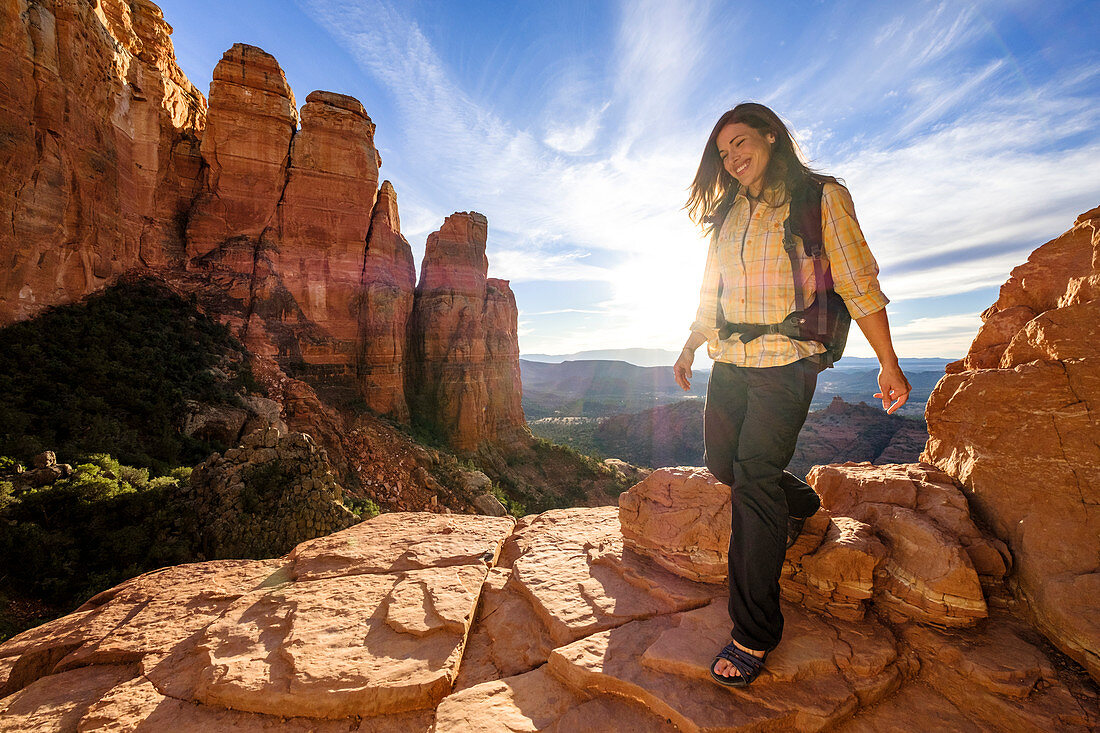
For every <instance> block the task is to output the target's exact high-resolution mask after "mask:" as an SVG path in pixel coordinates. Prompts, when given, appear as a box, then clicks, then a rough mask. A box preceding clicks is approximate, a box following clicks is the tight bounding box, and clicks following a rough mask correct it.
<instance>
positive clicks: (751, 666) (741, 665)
mask: <svg viewBox="0 0 1100 733" xmlns="http://www.w3.org/2000/svg"><path fill="white" fill-rule="evenodd" d="M718 656H719V657H721V658H722V659H725V660H726V661H727V662H729V663H730V664H732V665H733V666H734V667H736V668H737V671H738V672H740V673H741V676H742V677H746V678H747V677H749V676H751V675H754V674H756V673H757V672H759V671H760V669H761V668H762V667H763V666H764V659H763V658H762V657H758V656H756V655H754V654H749V653H748V652H746V651H744V650H743V649H741V648H739V647H738V646H737V645H736V644H734V643H733V642H732V641H731V642H730V643H729V644H727V645H726V646H725V648H724V649H722V651H720V652H718Z"/></svg>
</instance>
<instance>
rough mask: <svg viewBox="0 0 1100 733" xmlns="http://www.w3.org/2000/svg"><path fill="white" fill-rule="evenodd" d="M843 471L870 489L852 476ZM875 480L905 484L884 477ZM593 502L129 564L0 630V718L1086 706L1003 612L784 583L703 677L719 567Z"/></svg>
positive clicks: (1062, 721)
mask: <svg viewBox="0 0 1100 733" xmlns="http://www.w3.org/2000/svg"><path fill="white" fill-rule="evenodd" d="M856 468H861V467H858V466H857V467H856ZM870 470H872V469H868V471H870ZM873 470H881V469H873ZM861 481H862V485H863V486H864V487H865V488H867V489H868V491H869V493H870V495H871V497H872V498H875V491H876V488H875V485H874V484H873V482H871V481H870V479H869V476H863V477H862V479H861ZM877 491H878V492H879V496H878V497H877V498H882V496H884V495H887V494H889V495H891V496H893V497H894V498H895V499H897V500H900V499H899V497H902V496H905V495H908V496H914V495H915V496H917V497H918V498H919V497H920V496H921V495H922V492H921V491H920V490H918V489H914V490H912V491H910V492H908V494H906V492H905V491H903V487H901V485H900V483H898V482H893V483H891V482H890V481H883V482H881V486H879V488H878V489H877ZM924 493H925V494H927V493H928V492H927V491H926V492H924ZM934 493H935V492H932V494H933V495H934ZM927 498H928V497H926V499H927ZM933 498H935V497H934V496H933ZM941 498H942V497H941ZM872 503H874V502H872ZM918 503H920V502H919V501H918ZM924 505H925V508H926V509H927V510H928V511H930V512H931V511H939V512H944V513H945V516H950V515H951V513H952V512H953V511H955V507H953V506H952V505H951V503H950V502H946V503H945V502H942V501H940V502H939V503H937V502H936V501H924ZM853 506H855V507H858V506H859V504H858V502H857V503H855V504H853ZM616 524H617V523H616V516H615V513H614V511H613V510H609V509H606V508H601V509H570V510H555V511H552V512H547V513H545V514H542V515H538V516H533V517H529V518H526V519H524V520H523V521H522V522H521V523H520V524H519V525H517V527H516V529H515V530H514V531H513V533H512V534H511V536H510V537H508V539H507V541H506V543H505V545H506V546H505V547H504V548H503V549H498V548H500V546H501V541H502V540H503V539H504V537H505V534H507V533H508V531H509V530H510V528H511V522H510V520H500V519H495V518H489V517H474V516H469V517H457V516H454V517H439V516H436V515H423V514H393V515H383V516H382V517H379V518H377V519H375V520H372V521H371V522H366V523H363V524H360V525H357V526H356V527H353V528H351V529H348V530H345V531H344V532H341V533H338V534H336V535H332V536H330V537H327V538H319V539H317V540H314V541H311V542H309V543H304V544H303V545H301V546H299V547H298V548H297V549H296V551H295V552H294V553H293V555H292V556H290V557H288V558H281V559H277V560H271V561H219V562H213V563H202V564H196V565H188V566H181V567H178V568H171V569H168V570H164V571H159V572H157V573H151V574H148V575H146V576H142V577H141V578H138V579H135V580H133V581H130V582H128V583H126V584H123V585H122V586H119V587H118V588H116V589H112V590H111V591H108V592H106V593H104V594H101V595H100V596H98V597H97V598H95V599H93V600H92V601H90V602H89V603H88V604H87V606H86V607H85V608H83V609H81V610H80V611H78V612H77V613H75V614H73V615H71V616H69V617H66V618H64V619H59V620H58V621H55V622H52V623H50V624H47V625H45V626H43V627H41V628H40V629H35V630H32V631H31V632H26V633H24V634H22V635H20V636H19V637H17V638H16V639H13V640H11V641H9V642H7V643H5V644H0V680H3V679H4V676H5V674H7V676H8V682H7V687H6V688H5V689H4V690H3V692H0V695H6V697H2V696H0V731H16V730H18V731H23V730H99V729H105V730H133V729H139V728H146V727H147V728H150V729H157V730H161V729H164V730H188V729H195V730H208V729H222V728H230V727H232V728H233V729H234V730H237V729H240V730H254V731H273V730H291V731H295V730H301V731H306V730H316V731H323V732H325V733H329V732H334V731H351V730H358V731H364V732H366V731H371V732H375V733H382V732H387V733H388V732H390V731H393V732H394V733H396V732H397V731H412V732H414V733H427V732H428V731H429V730H434V731H436V732H437V733H443V732H444V731H467V730H490V731H493V730H500V731H514V730H549V731H559V732H561V733H565V732H566V731H570V732H571V731H575V730H593V731H607V732H608V733H611V732H612V731H618V730H623V729H632V730H647V731H648V730H667V731H672V730H681V731H703V730H710V731H733V730H758V729H761V728H783V729H793V730H821V729H825V728H835V729H840V730H900V729H902V728H903V727H904V729H906V730H913V729H921V730H923V729H928V728H929V726H934V725H936V724H942V725H944V726H946V728H948V729H963V730H965V729H967V726H972V728H973V729H976V730H1022V729H1038V730H1069V731H1078V730H1080V731H1084V730H1089V729H1093V728H1095V727H1096V724H1097V723H1098V722H1100V710H1098V709H1097V696H1096V693H1095V689H1094V688H1093V689H1090V688H1089V687H1088V686H1087V685H1085V684H1084V683H1082V682H1081V681H1079V680H1075V679H1074V678H1073V677H1072V675H1067V674H1066V673H1064V672H1063V671H1062V668H1063V667H1064V665H1062V664H1055V663H1054V662H1053V661H1052V660H1051V659H1050V658H1049V657H1048V655H1046V654H1045V653H1044V652H1043V651H1042V650H1041V649H1040V648H1039V647H1037V646H1035V644H1034V642H1033V641H1032V640H1031V637H1032V634H1031V632H1030V631H1029V630H1028V629H1027V628H1026V627H1024V626H1022V625H1021V624H1020V622H1019V621H1018V620H1016V619H1014V618H1013V617H1011V616H1009V615H1007V614H1006V613H1004V612H998V613H994V614H993V615H992V616H991V617H990V618H989V619H987V620H986V622H985V624H984V625H983V628H982V629H981V630H974V629H956V630H953V631H951V632H946V633H945V632H940V631H932V630H929V629H927V628H925V627H922V626H920V625H917V624H914V623H912V622H911V621H909V620H902V621H900V622H898V623H891V624H887V623H884V622H882V621H881V620H878V619H876V617H875V616H867V617H865V618H864V619H862V620H861V621H858V622H848V621H843V620H839V619H837V618H833V617H831V615H829V614H831V613H832V611H831V610H829V609H825V611H826V614H825V615H818V614H815V613H810V612H808V611H807V610H806V609H804V608H801V607H799V606H797V605H793V604H790V603H784V608H783V611H784V615H785V617H786V627H785V634H784V639H783V641H782V643H781V644H780V645H779V647H778V648H776V649H775V650H774V651H773V652H772V653H771V654H770V655H769V657H768V662H767V666H766V670H765V671H764V672H763V673H762V674H761V676H760V677H759V678H758V679H757V680H756V681H755V682H754V683H753V685H752V686H751V687H750V688H748V689H745V690H728V689H724V688H722V687H719V686H717V685H715V684H714V683H713V682H711V681H710V678H709V672H708V667H709V666H710V663H711V660H712V658H713V655H714V653H715V652H716V651H717V650H718V649H719V648H720V647H721V646H722V645H724V644H725V643H726V641H727V640H728V633H729V626H730V621H729V616H728V615H727V611H726V599H725V598H724V596H722V595H719V596H717V597H715V596H714V593H715V591H718V592H721V591H722V589H721V587H717V588H716V587H715V586H712V585H706V584H701V583H694V582H691V581H687V580H684V579H682V578H678V577H676V576H673V575H671V574H668V573H667V572H665V571H664V570H662V569H660V568H658V567H657V566H655V565H654V564H653V563H651V562H649V561H648V560H646V559H644V558H642V557H640V556H638V555H637V554H634V553H632V552H631V551H629V550H624V549H622V547H621V545H617V544H616V543H617V538H618V537H619V535H618V532H617V530H616ZM864 527H865V525H862V524H860V523H858V522H856V521H855V520H852V519H846V518H843V517H834V518H833V519H832V520H829V519H828V518H826V517H825V513H824V512H822V513H820V514H819V515H817V516H815V517H814V518H813V519H812V520H811V522H810V523H808V524H807V530H806V532H805V533H804V537H803V538H802V539H800V540H799V543H798V544H796V546H795V548H793V549H792V553H793V554H801V555H802V557H803V558H804V559H807V558H813V557H814V556H815V555H814V554H813V553H810V550H814V549H817V551H818V552H820V551H821V548H822V547H823V546H824V545H826V544H828V537H829V536H830V535H831V534H833V533H834V532H835V533H836V534H838V535H839V536H841V537H843V538H846V540H847V541H851V542H857V541H858V539H859V537H860V536H861V533H864V532H866V531H867V530H866V529H864ZM619 541H621V540H619ZM835 544H837V547H836V548H835V549H834V550H832V552H835V553H837V554H840V555H842V554H843V551H842V549H843V548H842V545H843V543H842V542H840V543H835ZM486 545H488V549H487V550H483V548H485V547H486ZM493 562H497V563H498V565H497V567H494V568H490V567H489V564H490V563H493ZM487 572H488V573H489V577H488V578H487V583H486V587H484V588H483V587H482V585H481V578H484V577H485V576H486V573H487ZM989 582H996V581H994V580H992V579H991V580H990V581H989ZM479 594H480V595H481V598H480V601H479V600H478V595H479ZM475 605H479V606H480V611H479V613H478V614H477V616H476V621H475V622H474V628H473V629H472V630H471V631H470V634H469V640H468V641H467V642H466V643H465V648H463V646H464V645H463V639H464V637H465V636H466V630H467V628H468V626H469V624H470V620H471V614H472V611H473V608H474V606H475ZM547 659H548V663H546V664H544V663H543V662H544V661H545V660H547ZM460 660H461V661H460ZM539 665H541V666H539ZM456 668H458V670H459V675H458V679H457V680H455V672H456ZM452 680H454V681H455V682H454V683H453V684H454V691H453V692H451V690H452ZM448 693H450V694H448Z"/></svg>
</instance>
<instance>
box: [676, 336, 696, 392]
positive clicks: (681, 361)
mask: <svg viewBox="0 0 1100 733" xmlns="http://www.w3.org/2000/svg"><path fill="white" fill-rule="evenodd" d="M693 361H695V351H694V350H693V349H688V348H686V347H685V348H684V349H683V350H682V351H681V352H680V357H679V358H678V359H677V360H676V363H675V364H673V365H672V373H673V375H675V377H676V384H678V385H680V388H681V389H682V390H684V391H685V392H687V391H688V390H690V389H691V381H690V380H691V363H692V362H693Z"/></svg>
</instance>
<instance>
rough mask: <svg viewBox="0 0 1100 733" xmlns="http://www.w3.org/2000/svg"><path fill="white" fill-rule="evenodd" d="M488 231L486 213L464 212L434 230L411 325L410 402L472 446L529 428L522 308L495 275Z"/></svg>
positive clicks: (457, 443)
mask: <svg viewBox="0 0 1100 733" xmlns="http://www.w3.org/2000/svg"><path fill="white" fill-rule="evenodd" d="M487 231H488V222H487V221H486V219H485V217H484V216H482V215H481V214H478V213H476V212H470V213H466V212H463V213H460V214H454V215H452V216H449V217H447V220H446V221H445V222H444V223H443V227H442V228H441V229H440V230H439V231H437V232H434V233H432V234H430V235H429V236H428V242H427V245H426V248H425V251H424V264H423V266H422V268H421V271H420V283H419V284H418V285H417V287H416V299H415V301H414V303H413V313H412V320H411V323H410V329H409V330H410V335H409V343H410V354H409V374H410V379H409V381H408V383H407V394H408V399H409V405H410V408H411V409H412V412H413V414H414V416H416V417H417V418H419V419H420V420H421V421H422V422H423V423H424V424H425V425H426V427H428V428H429V429H431V430H432V431H434V432H436V433H437V434H439V435H441V436H443V437H444V438H446V439H447V440H448V442H449V443H450V444H451V445H452V446H454V447H455V448H456V449H458V450H460V451H467V452H468V451H475V450H477V449H478V448H479V447H481V445H482V444H483V443H485V442H497V441H509V440H515V439H516V438H518V437H519V436H522V435H524V434H525V432H526V428H525V424H524V419H523V410H522V408H521V407H520V397H521V394H520V379H519V341H518V336H517V335H516V333H517V320H518V315H519V312H518V310H517V308H516V302H515V297H514V296H513V295H512V291H511V289H510V288H509V287H508V283H507V282H506V281H504V280H496V279H491V280H490V279H488V278H487V272H488V267H489V263H488V260H487V259H486V257H485V239H486V236H487Z"/></svg>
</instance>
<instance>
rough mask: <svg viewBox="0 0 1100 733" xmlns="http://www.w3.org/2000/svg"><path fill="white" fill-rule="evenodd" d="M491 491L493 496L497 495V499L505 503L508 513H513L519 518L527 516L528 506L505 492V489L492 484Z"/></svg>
mask: <svg viewBox="0 0 1100 733" xmlns="http://www.w3.org/2000/svg"><path fill="white" fill-rule="evenodd" d="M490 491H491V492H492V494H493V496H495V497H496V499H497V501H499V502H500V503H501V504H503V505H504V508H505V509H507V510H508V513H509V514H511V515H512V516H513V517H515V518H516V519H519V518H520V517H523V516H526V514H527V508H526V507H525V506H524V505H523V504H521V503H520V502H518V501H516V500H515V499H513V498H512V497H510V496H508V494H506V493H504V489H502V488H501V487H499V486H497V485H496V484H492V485H491V486H490Z"/></svg>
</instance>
